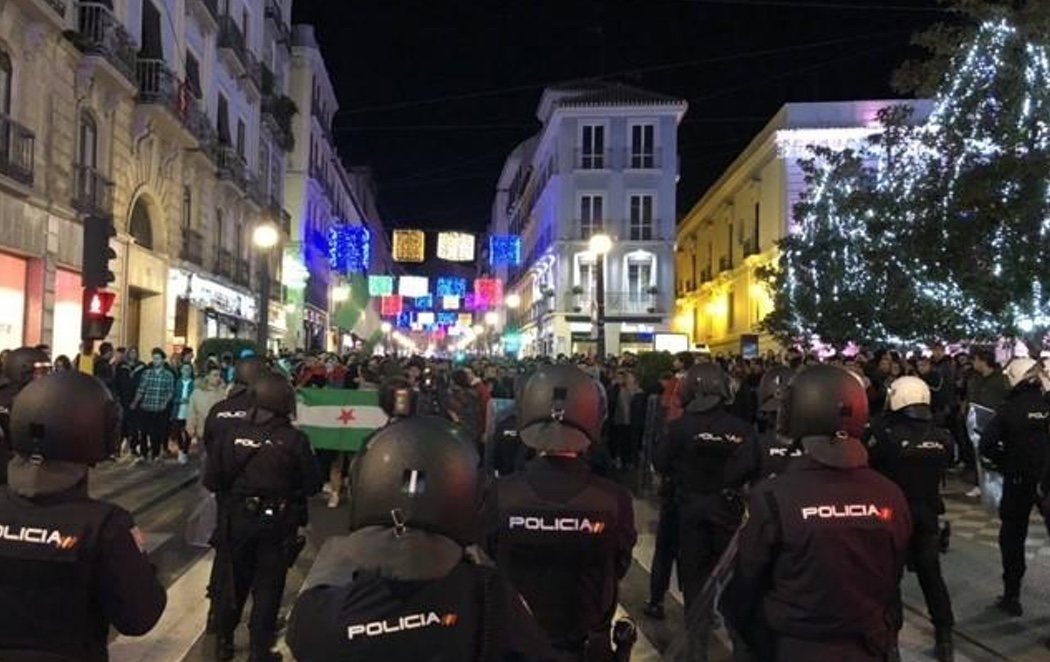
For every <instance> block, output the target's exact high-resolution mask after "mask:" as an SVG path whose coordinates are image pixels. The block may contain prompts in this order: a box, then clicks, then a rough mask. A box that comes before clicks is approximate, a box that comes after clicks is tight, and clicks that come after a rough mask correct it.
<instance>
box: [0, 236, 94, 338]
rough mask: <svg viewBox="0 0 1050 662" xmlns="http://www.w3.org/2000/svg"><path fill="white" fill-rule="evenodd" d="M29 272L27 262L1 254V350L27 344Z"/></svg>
mask: <svg viewBox="0 0 1050 662" xmlns="http://www.w3.org/2000/svg"><path fill="white" fill-rule="evenodd" d="M27 270H28V268H27V261H26V260H24V259H22V258H20V257H15V256H14V255H10V254H8V253H0V310H2V311H3V315H0V349H14V348H16V347H21V346H22V345H24V344H25V342H26V339H25V330H26V284H27V277H28V276H27ZM78 328H79V327H78Z"/></svg>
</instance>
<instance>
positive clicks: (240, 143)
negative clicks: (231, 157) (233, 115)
mask: <svg viewBox="0 0 1050 662" xmlns="http://www.w3.org/2000/svg"><path fill="white" fill-rule="evenodd" d="M246 132H247V128H246V127H245V126H244V120H242V119H241V118H239V117H238V118H237V154H239V155H240V157H241V158H242V159H246V158H247V157H246V156H245V153H244V150H245V147H246V146H247V142H248V141H247V139H246V135H245V134H246Z"/></svg>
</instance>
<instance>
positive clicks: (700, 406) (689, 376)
mask: <svg viewBox="0 0 1050 662" xmlns="http://www.w3.org/2000/svg"><path fill="white" fill-rule="evenodd" d="M680 397H681V403H682V407H684V408H685V410H686V411H691V412H704V411H710V410H712V409H714V408H715V407H719V406H721V405H724V404H728V403H729V402H731V401H732V400H733V394H732V393H731V392H730V390H729V375H727V374H726V372H725V370H722V366H720V365H718V364H717V363H700V364H697V365H694V366H693V367H692V368H690V369H689V372H687V373H686V374H685V378H684V381H683V382H682V393H681V396H680Z"/></svg>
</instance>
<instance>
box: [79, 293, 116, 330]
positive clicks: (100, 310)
mask: <svg viewBox="0 0 1050 662" xmlns="http://www.w3.org/2000/svg"><path fill="white" fill-rule="evenodd" d="M116 298H117V295H116V293H115V292H103V291H100V290H98V289H96V288H93V287H85V288H84V308H83V311H82V313H81V322H80V337H81V339H82V340H102V339H103V338H105V337H106V336H108V335H109V330H110V329H111V328H113V318H112V317H110V316H109V310H110V308H112V307H113V301H114V299H116Z"/></svg>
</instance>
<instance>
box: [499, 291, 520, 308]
mask: <svg viewBox="0 0 1050 662" xmlns="http://www.w3.org/2000/svg"><path fill="white" fill-rule="evenodd" d="M503 303H504V304H505V305H506V306H507V308H510V309H511V310H515V309H516V308H517V307H518V306H520V305H521V296H520V295H518V294H508V295H507V298H506V299H504V300H503Z"/></svg>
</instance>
